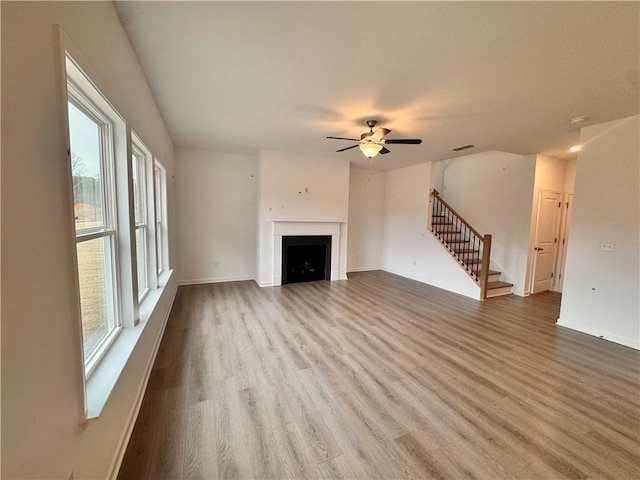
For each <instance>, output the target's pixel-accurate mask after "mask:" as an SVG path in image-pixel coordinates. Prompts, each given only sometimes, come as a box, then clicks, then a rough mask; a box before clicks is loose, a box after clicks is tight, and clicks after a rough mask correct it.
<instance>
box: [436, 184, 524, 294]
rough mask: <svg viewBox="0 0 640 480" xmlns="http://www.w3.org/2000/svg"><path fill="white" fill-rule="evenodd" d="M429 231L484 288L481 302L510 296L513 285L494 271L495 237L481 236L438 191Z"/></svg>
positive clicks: (481, 292) (481, 288) (481, 291)
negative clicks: (491, 267)
mask: <svg viewBox="0 0 640 480" xmlns="http://www.w3.org/2000/svg"><path fill="white" fill-rule="evenodd" d="M430 200H431V216H430V218H429V219H428V224H429V229H430V230H431V232H432V233H433V234H434V235H435V237H436V238H437V239H438V240H440V243H442V245H443V246H444V247H445V248H446V249H447V251H448V252H449V253H450V254H451V255H452V256H453V258H454V259H456V261H457V262H458V263H459V264H460V266H461V267H462V268H464V270H465V271H466V272H467V273H468V274H469V276H470V277H471V278H472V279H473V280H474V281H475V282H476V283H478V285H479V287H480V299H481V300H485V299H487V298H489V297H497V296H500V295H508V294H510V293H511V288H512V287H513V284H511V283H507V282H502V281H500V272H498V271H495V270H490V269H489V265H490V258H491V235H480V233H478V231H477V230H476V229H474V228H473V227H472V226H471V225H469V223H467V222H466V221H465V220H464V219H463V218H462V217H461V216H460V215H459V214H458V213H457V212H456V211H455V210H454V209H453V208H451V206H449V204H447V202H445V201H444V200H442V198H440V193H439V192H438V191H437V190H435V189H434V190H433V191H432V192H431V199H430Z"/></svg>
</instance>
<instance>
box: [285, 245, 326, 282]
mask: <svg viewBox="0 0 640 480" xmlns="http://www.w3.org/2000/svg"><path fill="white" fill-rule="evenodd" d="M317 280H331V235H291V236H283V237H282V285H284V284H287V283H297V282H312V281H317Z"/></svg>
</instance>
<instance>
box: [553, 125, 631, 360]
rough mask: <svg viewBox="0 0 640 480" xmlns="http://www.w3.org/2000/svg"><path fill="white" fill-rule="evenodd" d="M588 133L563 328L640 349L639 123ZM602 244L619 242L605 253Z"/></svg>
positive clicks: (579, 177) (594, 128)
mask: <svg viewBox="0 0 640 480" xmlns="http://www.w3.org/2000/svg"><path fill="white" fill-rule="evenodd" d="M639 118H640V117H638V116H635V117H630V118H627V119H622V120H617V121H613V122H608V123H604V124H600V125H594V126H591V127H585V128H583V129H582V131H581V134H580V143H581V144H582V145H583V148H582V151H581V152H580V154H579V156H578V171H577V176H576V185H575V200H574V207H573V217H572V220H571V235H570V236H569V246H568V251H567V262H566V269H565V279H564V285H563V294H562V306H561V310H560V319H559V320H558V325H562V326H566V327H569V328H573V329H575V330H579V331H581V332H585V333H589V334H591V335H596V336H603V337H604V338H606V339H608V340H612V341H614V342H618V343H621V344H623V345H628V346H631V347H634V348H637V349H640V274H639V271H638V267H639V265H640V233H639V231H640V196H639V193H638V192H639V191H640V166H639V163H640V145H639V135H638V132H639V131H640V121H639ZM601 242H607V243H610V242H611V243H615V251H613V252H603V251H601V250H600V244H601Z"/></svg>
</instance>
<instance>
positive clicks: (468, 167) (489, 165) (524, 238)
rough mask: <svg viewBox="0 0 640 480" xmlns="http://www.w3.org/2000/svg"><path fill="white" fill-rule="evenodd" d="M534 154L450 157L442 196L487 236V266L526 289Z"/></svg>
mask: <svg viewBox="0 0 640 480" xmlns="http://www.w3.org/2000/svg"><path fill="white" fill-rule="evenodd" d="M535 163H536V158H535V155H533V156H528V157H524V156H522V155H515V154H512V153H505V152H497V151H489V152H484V153H479V154H475V155H468V156H465V157H458V158H456V159H454V160H452V161H451V162H450V163H449V165H447V168H446V169H445V173H444V191H443V192H442V197H443V198H444V200H445V201H446V202H447V203H449V204H450V205H451V206H452V207H453V208H454V209H455V210H456V211H457V212H458V213H460V215H462V216H463V217H464V219H465V220H467V221H468V222H469V223H470V224H471V225H472V226H473V227H474V228H475V229H476V230H478V231H479V232H480V233H481V234H483V235H484V234H491V235H493V239H492V245H491V265H492V268H495V269H498V270H500V271H501V272H502V279H503V280H506V281H509V282H510V283H513V285H514V287H513V292H514V293H515V294H517V295H524V294H525V290H526V278H525V277H526V272H527V257H528V249H529V230H530V220H531V208H532V192H533V188H534V177H535Z"/></svg>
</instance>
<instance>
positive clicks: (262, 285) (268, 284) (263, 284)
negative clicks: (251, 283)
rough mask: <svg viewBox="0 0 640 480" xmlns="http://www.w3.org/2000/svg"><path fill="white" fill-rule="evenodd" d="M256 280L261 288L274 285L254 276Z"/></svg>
mask: <svg viewBox="0 0 640 480" xmlns="http://www.w3.org/2000/svg"><path fill="white" fill-rule="evenodd" d="M254 280H255V282H256V283H257V284H258V286H259V287H260V288H265V287H273V283H261V282H260V280H258V279H257V278H254Z"/></svg>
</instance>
